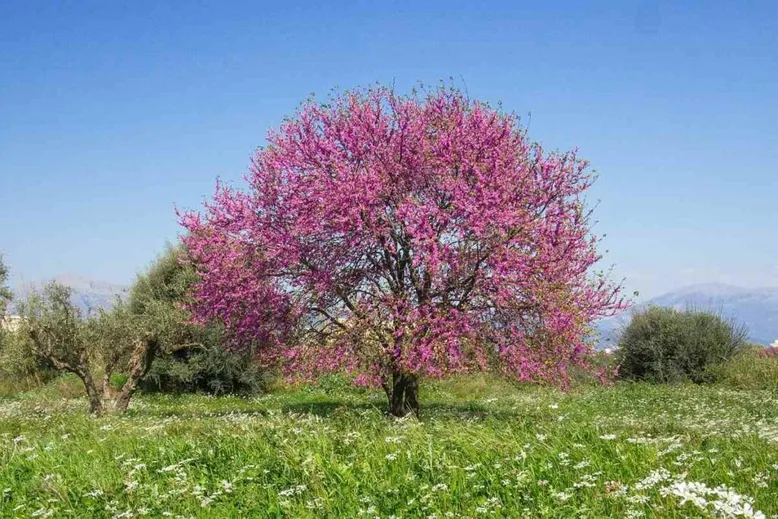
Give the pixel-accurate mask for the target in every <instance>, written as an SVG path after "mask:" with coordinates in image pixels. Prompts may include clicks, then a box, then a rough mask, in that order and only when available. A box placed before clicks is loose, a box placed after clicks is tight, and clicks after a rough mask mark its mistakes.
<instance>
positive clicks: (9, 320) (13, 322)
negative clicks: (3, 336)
mask: <svg viewBox="0 0 778 519" xmlns="http://www.w3.org/2000/svg"><path fill="white" fill-rule="evenodd" d="M21 325H22V318H21V316H19V315H6V316H5V317H0V327H2V328H3V329H4V330H7V331H9V332H15V331H16V330H18V329H19V327H20V326H21Z"/></svg>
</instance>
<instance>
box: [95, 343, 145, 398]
mask: <svg viewBox="0 0 778 519" xmlns="http://www.w3.org/2000/svg"><path fill="white" fill-rule="evenodd" d="M158 348H159V346H158V344H157V343H156V341H153V340H138V341H137V342H136V343H135V349H134V350H133V351H132V355H131V356H130V361H129V363H128V364H127V381H126V382H125V383H124V385H123V386H122V388H121V389H120V390H118V391H114V390H113V389H112V388H111V384H110V379H111V373H106V374H105V378H104V379H103V397H104V398H105V406H106V408H107V410H108V411H111V412H114V413H124V412H125V411H127V408H128V407H129V406H130V400H131V399H132V396H133V395H134V394H135V391H136V390H137V389H138V382H140V379H142V378H143V376H144V375H146V373H147V372H148V371H149V368H150V367H151V362H152V361H153V360H154V356H155V355H156V353H157V350H158Z"/></svg>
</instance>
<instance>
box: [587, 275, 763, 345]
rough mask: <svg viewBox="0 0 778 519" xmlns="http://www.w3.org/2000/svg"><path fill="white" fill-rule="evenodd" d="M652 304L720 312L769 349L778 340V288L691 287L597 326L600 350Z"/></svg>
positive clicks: (752, 338)
mask: <svg viewBox="0 0 778 519" xmlns="http://www.w3.org/2000/svg"><path fill="white" fill-rule="evenodd" d="M649 305H656V306H666V307H670V308H675V309H677V310H685V309H688V308H695V309H699V310H710V311H713V312H719V313H721V314H722V315H723V316H724V317H726V318H731V319H734V320H735V321H737V322H738V323H741V324H744V325H746V326H747V327H748V331H749V339H750V340H751V341H753V342H756V343H759V344H763V345H765V346H767V345H769V344H771V343H772V342H773V341H774V340H776V339H778V288H741V287H735V286H731V285H724V284H721V283H705V284H699V285H690V286H687V287H683V288H681V289H678V290H674V291H672V292H668V293H667V294H663V295H661V296H657V297H655V298H653V299H650V300H648V301H646V302H645V303H642V304H640V305H637V306H636V307H635V308H634V309H633V310H630V311H628V312H625V314H624V315H620V316H617V317H613V318H609V319H603V320H602V321H600V322H599V323H597V329H598V330H599V331H600V333H601V336H602V338H601V340H600V343H599V345H598V347H599V348H606V347H612V346H614V345H615V342H616V341H617V340H618V333H619V331H620V330H621V329H622V327H623V326H626V325H627V324H629V321H630V319H631V313H632V311H634V310H640V309H642V308H645V307H646V306H649Z"/></svg>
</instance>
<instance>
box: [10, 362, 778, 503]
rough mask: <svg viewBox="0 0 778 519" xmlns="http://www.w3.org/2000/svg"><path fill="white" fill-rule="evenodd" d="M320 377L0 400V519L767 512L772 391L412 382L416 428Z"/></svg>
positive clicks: (776, 454)
mask: <svg viewBox="0 0 778 519" xmlns="http://www.w3.org/2000/svg"><path fill="white" fill-rule="evenodd" d="M326 387H327V390H326V391H324V390H323V389H317V388H297V389H294V390H292V389H287V390H281V391H278V392H275V393H273V394H270V395H267V396H263V397H260V398H252V399H243V398H231V397H223V398H208V397H203V396H179V397H169V396H141V397H139V398H137V400H135V401H134V402H133V405H132V409H131V411H130V413H128V414H127V415H125V416H109V417H102V418H90V417H87V416H86V415H85V414H84V408H85V403H84V401H83V400H79V399H69V400H65V399H57V398H54V397H52V395H51V394H49V393H46V392H37V393H27V394H24V395H21V396H19V397H15V398H6V399H0V492H1V493H2V494H0V517H33V516H34V517H138V516H148V517H165V516H169V517H290V518H297V517H349V518H352V517H355V518H359V517H364V518H368V517H369V518H375V517H380V518H389V517H424V518H427V517H434V518H437V519H441V518H444V517H525V516H526V517H679V518H680V517H735V515H732V514H730V515H727V514H726V513H725V512H722V511H721V510H722V509H723V507H726V506H727V505H726V502H729V506H730V507H733V506H735V505H733V504H732V503H735V501H737V500H738V499H739V501H737V503H736V504H737V505H738V506H740V507H741V510H739V511H740V512H744V513H745V515H738V516H737V517H749V515H747V512H748V511H747V510H745V511H744V510H743V509H742V508H743V503H744V502H746V503H747V502H749V501H751V502H752V503H753V508H754V509H755V510H761V511H762V512H764V514H765V516H766V517H772V516H775V515H776V514H778V443H776V442H778V396H776V394H774V393H771V392H767V391H733V390H725V389H720V388H715V387H697V386H680V387H667V386H665V387H660V386H648V385H619V386H616V387H601V388H588V389H584V390H579V391H575V392H572V393H568V394H564V393H561V392H559V391H556V390H552V389H543V388H521V389H517V388H513V387H511V386H509V385H506V384H502V383H499V382H498V381H491V380H489V379H486V378H482V377H475V378H468V379H459V380H455V381H448V382H442V383H438V384H434V385H433V384H426V385H423V386H422V413H423V414H422V420H421V422H418V421H416V420H413V419H409V420H400V421H397V420H389V419H387V418H386V417H385V416H384V415H383V408H384V397H383V395H382V394H380V393H364V392H361V391H358V390H356V389H350V388H346V387H342V386H338V385H337V384H328V385H327V386H326ZM698 483H702V484H704V485H706V486H705V487H700V486H695V484H698ZM721 485H725V486H726V487H727V488H726V489H719V490H718V491H716V492H717V493H714V490H713V489H715V488H716V487H720V486H721ZM728 492H729V493H728ZM735 494H737V495H735ZM684 495H685V496H686V497H687V498H688V497H695V499H696V501H695V500H694V499H692V500H691V501H690V500H688V499H687V500H686V502H684ZM695 502H696V504H695ZM716 507H718V508H719V511H718V512H714V510H715V508H716ZM737 511H738V510H736V509H734V508H733V509H732V510H731V512H732V513H734V512H737ZM716 514H718V515H716ZM750 516H753V514H752V515H750Z"/></svg>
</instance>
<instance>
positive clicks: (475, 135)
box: [181, 87, 624, 415]
mask: <svg viewBox="0 0 778 519" xmlns="http://www.w3.org/2000/svg"><path fill="white" fill-rule="evenodd" d="M246 180H247V182H248V187H249V189H248V190H247V191H242V190H237V189H235V188H232V187H229V186H224V185H218V186H217V190H216V193H215V195H214V198H213V200H212V201H210V202H208V203H206V205H205V209H204V211H203V213H198V212H188V213H183V214H182V215H181V220H182V224H183V226H184V227H185V228H186V230H187V231H188V232H187V233H186V236H185V237H184V241H185V243H186V245H187V247H188V249H189V251H190V254H191V256H192V260H193V262H194V263H195V264H196V265H198V268H199V271H200V272H199V273H200V280H199V281H198V282H197V283H196V284H195V289H194V290H195V292H194V303H193V307H192V310H193V312H194V315H195V316H196V317H197V318H198V319H200V320H202V321H210V320H213V319H217V320H220V321H222V322H223V323H224V324H225V328H226V330H227V333H228V334H229V335H230V336H231V337H232V338H233V340H234V341H235V343H236V344H248V343H254V344H260V345H262V347H263V348H264V352H265V358H272V359H276V360H278V361H279V362H280V364H281V365H282V366H283V367H284V369H285V370H287V372H288V373H290V374H291V375H294V376H303V377H307V376H315V375H316V374H318V373H321V372H323V371H327V370H345V371H347V372H349V373H352V374H354V375H355V377H357V379H358V380H359V381H362V382H374V383H376V384H380V385H381V386H382V387H383V388H384V390H385V391H386V394H387V397H388V399H389V412H390V413H391V414H393V415H404V414H407V413H408V412H409V411H414V412H416V413H418V394H417V390H418V389H417V388H418V377H419V376H427V377H441V376H444V375H446V374H449V373H453V372H462V371H468V370H485V369H496V370H500V371H502V372H504V373H506V374H509V375H511V376H513V377H515V378H517V379H519V380H555V381H557V382H559V383H561V384H563V385H564V384H565V383H566V380H567V376H566V369H567V368H568V367H569V366H570V365H573V364H577V365H582V364H586V358H587V355H588V354H589V352H590V351H591V350H590V347H589V346H588V344H587V342H586V338H587V337H588V336H589V332H590V331H591V330H590V323H591V322H592V321H593V320H594V319H596V318H599V317H601V316H605V315H609V314H611V313H613V312H615V311H617V310H619V309H620V308H622V307H623V306H624V303H623V300H622V299H621V297H620V295H619V294H620V287H619V286H618V285H614V284H611V283H610V282H609V281H608V280H607V279H606V276H605V274H604V273H602V272H599V273H595V272H593V271H592V269H593V267H594V265H595V263H597V262H598V260H599V259H600V256H599V255H598V253H597V251H596V245H597V243H598V238H597V237H595V236H593V235H592V234H591V233H590V229H589V222H590V218H589V217H590V211H588V210H587V209H586V208H585V204H584V199H583V195H584V193H585V192H586V190H587V189H588V188H589V187H590V185H591V184H592V180H593V178H592V176H591V174H590V173H589V171H588V168H587V163H586V162H584V161H582V160H580V159H579V158H578V157H577V156H576V153H575V152H574V151H571V152H566V153H556V152H548V151H546V150H544V149H543V148H542V147H541V146H540V145H538V144H534V143H532V142H530V141H529V140H528V138H527V134H526V131H525V130H524V129H522V127H521V126H520V125H519V122H518V119H517V118H516V117H515V116H514V115H511V114H506V113H503V112H501V111H499V110H496V109H493V108H491V107H490V106H489V105H487V104H485V103H482V102H477V101H473V100H470V99H469V98H467V97H466V96H464V95H463V94H462V93H460V92H459V91H456V90H454V89H447V88H440V89H437V90H434V91H432V92H428V93H425V94H419V93H413V94H412V95H410V96H402V95H399V94H397V93H395V92H394V91H393V90H391V89H387V88H381V87H377V88H373V89H369V90H362V91H353V92H347V93H344V94H341V95H338V96H336V97H334V98H333V99H331V101H330V102H329V103H328V104H317V103H316V102H315V101H313V100H311V101H309V102H307V103H306V104H304V105H303V106H302V107H301V108H300V109H299V111H298V112H297V113H296V115H295V116H294V117H293V118H291V119H289V120H286V121H285V122H284V123H283V124H282V125H281V126H280V128H279V129H278V130H276V131H271V132H270V133H269V135H268V137H267V145H266V146H265V147H264V148H260V149H259V151H258V152H257V154H256V156H255V157H254V159H253V162H252V165H251V168H250V171H249V173H248V174H247V177H246ZM292 332H294V337H292V336H291V334H292Z"/></svg>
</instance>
